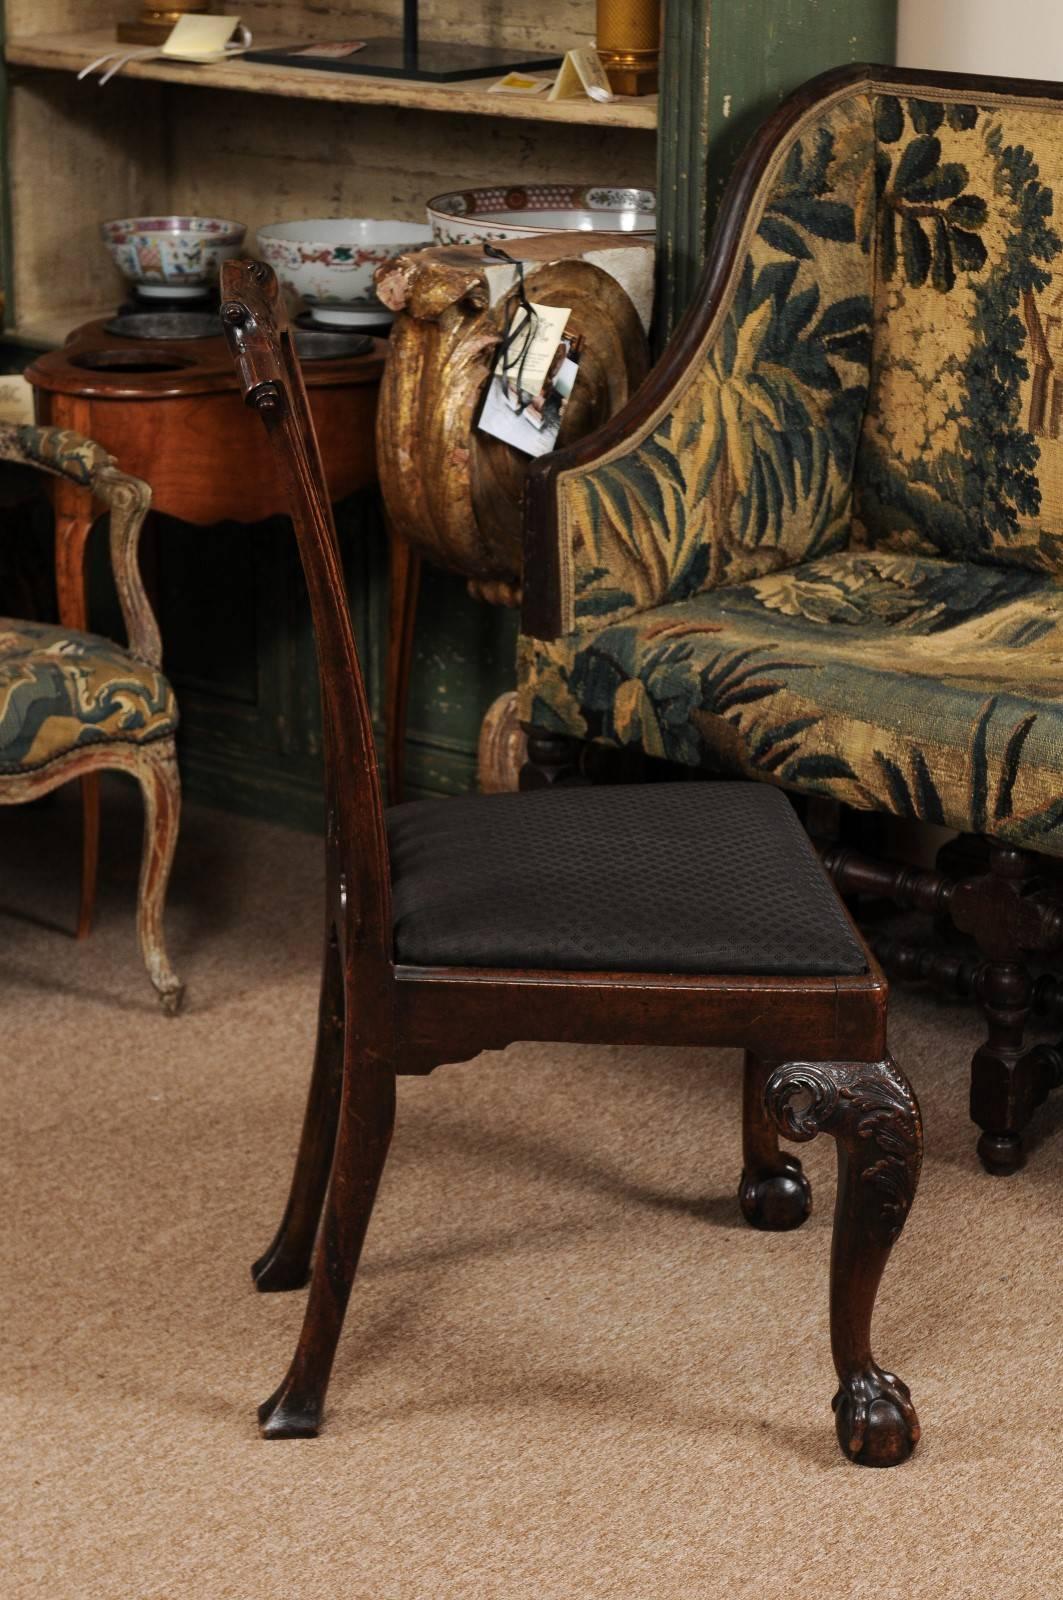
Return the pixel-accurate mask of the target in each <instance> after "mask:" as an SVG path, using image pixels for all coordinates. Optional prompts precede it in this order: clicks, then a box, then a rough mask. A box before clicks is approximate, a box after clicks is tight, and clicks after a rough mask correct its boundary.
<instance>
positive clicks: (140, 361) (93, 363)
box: [70, 350, 193, 374]
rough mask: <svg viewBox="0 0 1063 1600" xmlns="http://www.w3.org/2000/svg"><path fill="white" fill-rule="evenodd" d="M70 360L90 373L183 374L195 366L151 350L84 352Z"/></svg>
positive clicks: (72, 363) (177, 357)
mask: <svg viewBox="0 0 1063 1600" xmlns="http://www.w3.org/2000/svg"><path fill="white" fill-rule="evenodd" d="M70 359H71V365H72V366H75V367H85V368H87V370H88V371H89V372H123V373H125V372H127V373H130V374H137V373H141V372H183V371H184V370H185V368H186V367H190V366H192V365H193V363H192V362H191V361H186V360H184V358H183V357H181V356H174V355H165V356H164V355H155V354H153V353H152V351H150V350H83V351H82V352H81V354H80V355H76V356H72V357H71V358H70Z"/></svg>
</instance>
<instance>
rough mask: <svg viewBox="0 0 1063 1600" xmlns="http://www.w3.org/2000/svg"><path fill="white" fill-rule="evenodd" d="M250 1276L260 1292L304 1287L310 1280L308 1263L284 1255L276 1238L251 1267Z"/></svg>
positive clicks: (275, 1291)
mask: <svg viewBox="0 0 1063 1600" xmlns="http://www.w3.org/2000/svg"><path fill="white" fill-rule="evenodd" d="M251 1277H252V1279H253V1281H254V1285H255V1288H256V1289H257V1290H258V1291H259V1293H260V1294H282V1293H284V1292H285V1291H286V1290H289V1289H305V1288H306V1286H307V1284H308V1283H309V1282H310V1263H309V1262H308V1261H304V1260H302V1259H296V1258H295V1257H293V1256H290V1255H285V1252H284V1247H283V1245H279V1244H278V1243H277V1241H276V1240H274V1241H273V1243H272V1244H271V1245H270V1247H269V1249H268V1250H267V1251H266V1253H265V1255H261V1256H259V1258H258V1260H257V1261H256V1262H254V1264H253V1265H252V1267H251Z"/></svg>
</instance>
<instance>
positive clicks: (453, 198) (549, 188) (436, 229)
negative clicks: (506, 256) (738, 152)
mask: <svg viewBox="0 0 1063 1600" xmlns="http://www.w3.org/2000/svg"><path fill="white" fill-rule="evenodd" d="M428 220H429V222H430V223H431V224H432V232H433V234H434V236H435V240H436V243H437V244H480V243H482V242H483V241H484V240H486V239H519V238H523V237H526V236H528V235H531V234H536V233H569V232H573V233H599V232H601V233H630V234H631V235H632V236H633V237H634V238H637V239H652V237H653V235H654V234H655V233H656V232H657V196H656V194H655V192H654V191H653V190H652V189H625V188H621V187H618V186H617V185H616V184H584V185H577V184H574V183H530V184H528V185H527V186H526V187H523V188H519V187H513V188H508V189H503V188H495V189H461V190H458V191H457V192H455V193H454V194H440V195H436V197H435V199H434V200H429V202H428Z"/></svg>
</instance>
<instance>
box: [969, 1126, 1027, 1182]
mask: <svg viewBox="0 0 1063 1600" xmlns="http://www.w3.org/2000/svg"><path fill="white" fill-rule="evenodd" d="M978 1155H979V1158H980V1159H981V1162H982V1165H983V1167H984V1168H985V1169H986V1171H987V1172H989V1173H991V1174H992V1176H993V1177H994V1178H1010V1177H1011V1175H1012V1173H1014V1172H1018V1170H1019V1168H1020V1167H1024V1166H1025V1165H1026V1152H1025V1150H1024V1149H1023V1147H1022V1138H1021V1136H1020V1135H1019V1134H1017V1133H983V1135H982V1137H981V1138H980V1139H979V1141H978Z"/></svg>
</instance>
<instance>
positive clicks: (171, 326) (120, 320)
mask: <svg viewBox="0 0 1063 1600" xmlns="http://www.w3.org/2000/svg"><path fill="white" fill-rule="evenodd" d="M103 331H104V332H105V333H116V334H117V335H118V336H119V338H122V339H217V338H218V337H219V336H220V334H221V331H222V330H221V320H220V318H218V317H216V316H213V315H212V314H211V313H210V312H209V311H129V312H126V313H125V314H124V315H123V316H118V317H112V318H111V320H110V322H107V323H105V324H104V330H103Z"/></svg>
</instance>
